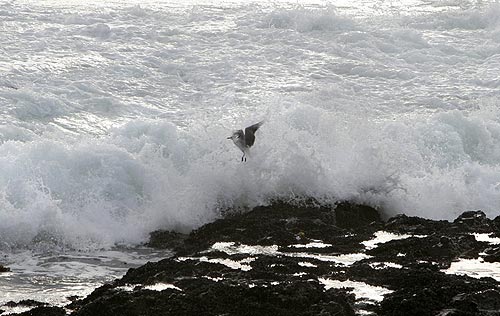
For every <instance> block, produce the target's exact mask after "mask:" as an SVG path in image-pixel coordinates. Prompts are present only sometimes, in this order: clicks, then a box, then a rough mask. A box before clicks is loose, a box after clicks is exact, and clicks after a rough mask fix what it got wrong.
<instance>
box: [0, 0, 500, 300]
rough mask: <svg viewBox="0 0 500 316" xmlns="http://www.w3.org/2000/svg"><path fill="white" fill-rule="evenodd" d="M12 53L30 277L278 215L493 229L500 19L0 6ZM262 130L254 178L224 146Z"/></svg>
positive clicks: (282, 6)
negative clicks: (270, 210) (346, 215)
mask: <svg viewBox="0 0 500 316" xmlns="http://www.w3.org/2000/svg"><path fill="white" fill-rule="evenodd" d="M0 42H1V43H2V45H1V46H0V251H1V254H2V258H4V260H3V261H0V263H4V264H10V265H11V266H12V267H14V268H15V267H17V268H16V269H18V271H25V272H26V271H33V266H30V265H27V266H26V265H23V264H21V263H20V262H24V261H25V259H23V258H25V256H28V257H30V258H34V259H33V260H35V263H34V265H36V266H44V263H46V262H45V261H44V258H46V256H47V254H53V253H55V254H54V255H53V256H54V257H55V258H60V256H59V253H68V252H73V253H75V254H77V255H76V256H77V257H78V258H80V257H79V256H84V257H86V256H89V257H92V258H96V257H97V258H98V257H99V255H98V254H96V253H99V252H102V253H105V252H106V251H108V252H109V251H115V250H114V249H116V247H119V248H118V249H134V247H136V246H137V245H140V244H141V243H142V242H144V241H146V240H147V237H148V233H149V232H151V231H153V230H156V229H159V228H163V229H176V230H180V231H189V230H191V229H193V228H196V227H199V226H200V225H202V224H204V223H207V222H209V221H212V220H214V219H215V218H217V217H218V216H220V214H221V212H222V211H224V210H227V209H230V208H250V207H253V206H256V205H259V204H266V203H269V201H271V200H273V199H284V200H292V201H293V200H300V199H302V198H304V197H313V198H315V199H317V200H319V201H321V202H324V203H333V202H335V201H339V200H350V201H355V202H359V203H367V204H370V205H374V206H379V207H382V208H383V209H384V210H385V211H386V215H387V216H391V215H394V214H397V213H406V214H409V215H418V216H422V217H426V218H433V219H453V218H455V217H456V216H457V215H458V214H460V213H461V212H463V211H466V210H476V209H481V210H483V211H484V212H485V213H486V214H487V215H488V216H490V217H494V216H497V215H499V214H500V210H499V208H498V205H500V109H499V106H500V89H499V88H500V75H499V74H500V4H499V3H497V2H495V1H479V0H478V1H465V0H446V1H437V0H428V1H419V0H407V1H406V0H405V1H403V0H401V1H377V0H352V1H320V0H311V1H296V0H295V1H294V0H289V1H286V0H279V1H242V0H233V1H210V0H192V1H181V0H171V1H169V0H161V1H150V0H146V1H138V0H124V1H117V0H115V1H95V0H88V1H77V0H75V1H72V0H0ZM260 120H265V124H264V125H263V126H262V127H261V129H260V130H259V131H258V132H257V141H256V144H255V146H254V147H252V152H251V156H250V157H249V159H248V161H247V162H246V163H241V162H240V157H241V153H240V152H239V150H238V149H237V148H236V147H235V146H234V145H233V144H232V143H231V142H230V141H228V140H227V139H226V138H227V136H229V135H230V134H231V132H232V131H233V130H234V129H239V128H242V127H245V126H248V125H250V124H253V123H255V122H257V121H260ZM117 251H118V252H119V253H122V254H123V256H126V257H127V256H128V255H129V254H130V253H131V252H132V253H135V252H134V251H135V250H127V251H120V250H117ZM20 253H21V254H23V255H19V254H20ZM82 254H83V255H82ZM108 255H109V256H108ZM115 255H116V253H114V252H113V253H112V254H110V253H107V254H104V256H108V257H107V258H108V259H109V260H108V259H106V260H108V261H112V262H115V261H116V260H118V259H116V256H115ZM138 257H140V258H143V259H144V260H150V259H151V255H150V254H148V255H140V256H137V255H135V254H134V255H130V261H131V262H135V263H136V264H139V263H140V262H139V261H140V260H138V259H137V258H138ZM153 257H154V254H153ZM136 259H137V260H136ZM76 261H77V262H80V263H81V262H82V261H83V262H88V260H87V259H77V260H76ZM118 261H124V262H126V261H127V259H126V258H122V257H120V259H119V260H118ZM50 262H59V261H58V259H54V260H51V261H50ZM49 270H50V269H49ZM67 270H68V271H69V272H68V274H69V276H70V277H71V275H72V273H74V272H71V269H69V268H68V269H67ZM47 271H48V270H47ZM113 271H115V270H114V266H113V265H111V266H110V268H109V271H108V272H109V273H108V272H103V273H100V274H99V273H96V275H95V276H89V278H88V279H85V280H84V281H85V282H87V281H88V280H91V282H90V281H89V282H90V283H92V282H93V283H92V284H97V283H98V282H100V280H101V281H102V280H104V279H105V277H104V276H105V275H108V276H109V275H111V276H114V275H115V274H113V273H114V272H113ZM118 274H119V273H118ZM47 275H50V272H47ZM49 278H50V277H49ZM0 282H5V280H4V281H2V279H0ZM13 282H14V281H13ZM82 282H83V281H82ZM85 282H83V283H85ZM9 284H12V283H8V284H7V286H8V285H9ZM85 284H87V283H85ZM4 285H5V283H4ZM4 288H5V287H4ZM0 301H2V298H1V297H0Z"/></svg>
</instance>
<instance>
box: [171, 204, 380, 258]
mask: <svg viewBox="0 0 500 316" xmlns="http://www.w3.org/2000/svg"><path fill="white" fill-rule="evenodd" d="M365 213H366V214H365ZM375 213H377V211H376V210H375V209H373V208H370V207H367V206H357V205H349V204H347V203H343V204H341V205H339V206H337V208H336V209H335V211H333V210H332V208H329V207H324V206H316V205H298V206H297V205H290V204H286V203H280V202H276V203H274V204H272V205H270V206H260V207H256V208H254V209H253V210H252V211H250V212H247V213H243V214H237V215H235V216H229V217H227V218H224V219H219V220H217V221H215V222H213V223H209V224H206V225H204V226H203V227H201V228H199V229H197V230H195V231H193V232H192V233H191V234H189V236H188V237H187V238H186V240H185V241H184V245H183V246H181V247H178V248H176V249H175V250H176V251H177V252H178V253H179V254H189V253H193V252H197V251H202V250H204V249H207V248H208V247H210V246H211V245H213V244H214V243H215V242H229V241H231V242H240V243H243V244H260V245H275V244H278V245H281V244H285V245H289V244H292V243H307V242H309V241H310V240H316V239H321V240H324V241H325V242H329V240H332V241H336V240H335V237H338V236H344V235H345V234H346V230H345V229H344V228H342V227H338V222H340V223H342V224H344V225H345V226H349V225H355V223H359V224H360V225H366V224H368V223H369V222H372V221H374V220H376V219H377V218H379V216H378V215H375ZM338 214H343V215H344V216H343V215H338ZM348 214H350V215H348ZM377 214H378V213H377ZM349 216H350V217H351V219H350V221H349V220H347V217H349ZM357 216H359V217H361V219H359V220H355V218H356V217H357ZM336 244H337V243H336ZM352 250H353V249H351V251H352Z"/></svg>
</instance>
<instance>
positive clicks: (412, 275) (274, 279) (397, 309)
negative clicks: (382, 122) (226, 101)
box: [38, 203, 500, 316]
mask: <svg viewBox="0 0 500 316" xmlns="http://www.w3.org/2000/svg"><path fill="white" fill-rule="evenodd" d="M499 225H500V220H499V218H498V217H497V218H496V219H494V220H492V219H489V218H487V217H486V216H485V215H484V213H483V212H481V211H477V212H466V213H463V214H462V215H460V216H459V217H458V218H457V219H456V220H454V221H453V222H448V221H433V220H428V219H422V218H418V217H409V216H405V215H399V216H396V217H393V218H390V219H388V220H386V221H384V220H382V219H381V217H380V216H379V212H378V211H377V210H375V209H373V208H370V207H368V206H360V205H355V204H349V203H341V204H338V205H336V206H332V207H324V206H321V207H319V206H314V205H308V206H293V205H288V204H286V203H275V204H273V205H271V206H266V207H257V208H255V209H253V210H251V211H249V212H247V213H241V214H234V215H231V216H227V217H226V218H223V219H220V220H217V221H215V222H213V223H210V224H207V225H205V226H203V227H200V228H199V229H198V230H195V231H193V232H192V233H190V234H189V235H182V234H178V233H172V232H161V231H159V232H155V233H153V234H152V235H151V240H150V242H149V245H150V246H155V247H159V248H173V249H174V251H175V255H173V256H172V257H170V258H166V259H164V260H161V261H159V262H154V263H151V262H150V263H147V264H145V265H143V266H141V267H139V268H136V269H130V270H129V271H128V272H127V274H126V275H125V276H124V277H123V278H121V279H118V280H116V281H114V282H113V283H111V284H106V285H104V286H102V287H100V288H98V289H96V290H95V291H94V292H93V293H92V294H90V295H89V296H87V297H86V298H83V299H81V300H75V301H74V302H72V303H71V304H70V305H68V306H67V308H68V309H69V310H71V311H72V315H75V316H82V315H93V316H99V315H357V314H373V315H406V316H408V315H500V282H498V280H499V279H500V277H499V274H495V275H488V274H486V275H485V276H484V277H482V278H479V276H480V275H477V276H476V277H471V276H467V275H457V274H451V273H450V272H449V270H448V269H450V267H451V266H452V265H453V264H454V263H456V262H458V261H459V260H464V259H467V260H473V261H474V262H479V263H480V264H483V263H484V264H488V263H495V262H498V254H499V245H498V244H495V243H494V242H490V241H488V240H489V239H488V238H489V237H491V238H493V237H495V236H498V234H499V232H500V226H499ZM479 237H481V238H479ZM478 239H479V240H478ZM38 308H44V307H38Z"/></svg>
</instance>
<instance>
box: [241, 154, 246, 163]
mask: <svg viewBox="0 0 500 316" xmlns="http://www.w3.org/2000/svg"><path fill="white" fill-rule="evenodd" d="M243 158H245V153H243V156H241V162H243Z"/></svg>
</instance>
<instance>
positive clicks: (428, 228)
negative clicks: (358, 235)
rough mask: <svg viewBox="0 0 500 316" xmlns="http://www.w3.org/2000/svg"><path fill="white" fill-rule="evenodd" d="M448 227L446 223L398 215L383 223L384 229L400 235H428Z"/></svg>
mask: <svg viewBox="0 0 500 316" xmlns="http://www.w3.org/2000/svg"><path fill="white" fill-rule="evenodd" d="M449 226H450V223H449V222H448V221H433V220H430V219H425V218H420V217H415V216H407V215H404V214H400V215H397V216H395V217H392V218H390V219H389V220H388V221H387V222H386V223H385V225H384V229H385V230H387V231H392V232H397V233H401V234H415V235H429V234H434V233H435V232H437V231H443V230H445V229H447V228H448V227H449Z"/></svg>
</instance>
